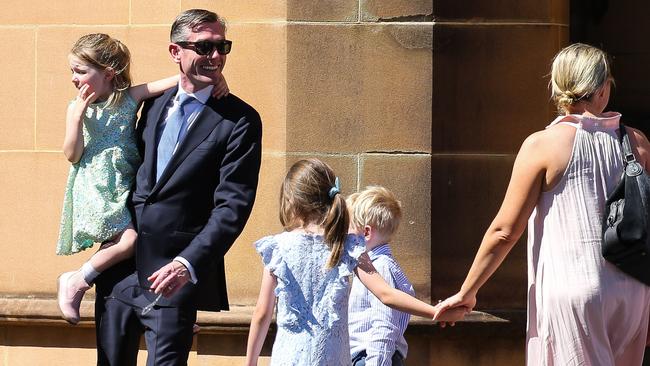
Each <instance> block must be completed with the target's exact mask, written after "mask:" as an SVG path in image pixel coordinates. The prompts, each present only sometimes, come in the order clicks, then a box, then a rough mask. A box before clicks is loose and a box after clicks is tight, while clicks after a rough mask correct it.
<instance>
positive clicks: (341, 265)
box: [246, 159, 465, 366]
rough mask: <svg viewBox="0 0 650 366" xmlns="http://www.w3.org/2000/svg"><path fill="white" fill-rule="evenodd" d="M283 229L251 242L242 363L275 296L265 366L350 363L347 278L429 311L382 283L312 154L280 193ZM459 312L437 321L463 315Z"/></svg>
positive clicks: (430, 312)
mask: <svg viewBox="0 0 650 366" xmlns="http://www.w3.org/2000/svg"><path fill="white" fill-rule="evenodd" d="M280 222H281V223H282V225H283V226H284V229H285V232H283V233H280V234H277V235H272V236H267V237H264V238H262V239H260V240H259V241H257V242H256V243H255V247H256V249H257V251H258V252H259V253H260V254H261V256H262V262H263V263H264V273H263V275H262V286H261V289H260V294H259V298H258V300H257V306H256V308H255V311H254V313H253V318H252V320H251V328H250V333H249V335H248V346H247V350H246V365H248V366H253V365H257V360H258V358H259V355H260V351H261V349H262V345H263V343H264V339H265V338H266V334H267V332H268V328H269V325H270V323H271V318H272V317H273V311H274V307H275V304H276V299H277V316H276V321H277V326H278V331H277V335H276V337H275V343H274V344H273V350H272V354H271V365H301V366H303V365H305V366H316V365H328V366H339V365H350V364H351V359H350V343H349V337H348V298H349V294H350V286H351V275H352V274H353V273H354V274H356V275H357V276H358V278H359V280H361V282H362V283H363V284H364V285H365V286H366V287H368V289H369V290H370V291H372V293H373V294H375V296H377V298H379V300H381V302H382V303H384V304H386V305H388V306H390V307H393V308H395V309H398V310H401V311H405V312H408V313H411V314H416V315H420V316H424V317H428V318H433V317H434V316H435V315H436V313H437V311H436V309H435V308H434V307H433V306H431V305H429V304H427V303H424V302H422V301H420V300H418V299H416V298H414V297H411V296H410V295H408V294H406V293H404V292H402V291H400V290H397V289H395V288H393V287H392V286H390V285H388V284H387V283H386V282H385V281H384V279H383V278H382V277H381V275H380V274H379V273H377V271H376V270H375V268H374V267H373V265H372V261H371V260H370V258H369V257H368V254H367V253H365V242H364V238H363V236H362V235H357V234H348V227H349V222H350V219H349V214H348V211H347V208H346V204H345V199H344V198H343V197H342V195H341V194H340V188H339V183H338V178H336V176H335V175H334V172H333V171H332V169H331V168H330V167H329V166H328V165H327V164H325V163H324V162H322V161H320V160H318V159H307V160H301V161H298V162H297V163H295V164H294V165H293V166H292V167H291V168H290V169H289V172H288V173H287V176H286V177H285V179H284V182H283V183H282V188H281V191H280ZM464 314H465V310H464V309H458V310H457V311H456V312H455V313H450V314H446V316H445V319H439V320H441V321H447V322H453V321H455V320H458V319H460V318H462V317H463V315H464Z"/></svg>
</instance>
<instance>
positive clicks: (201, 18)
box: [169, 9, 226, 43]
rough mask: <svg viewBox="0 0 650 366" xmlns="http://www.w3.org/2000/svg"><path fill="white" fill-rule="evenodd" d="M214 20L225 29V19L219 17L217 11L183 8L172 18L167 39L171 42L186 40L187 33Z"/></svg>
mask: <svg viewBox="0 0 650 366" xmlns="http://www.w3.org/2000/svg"><path fill="white" fill-rule="evenodd" d="M214 22H219V23H221V25H223V28H224V29H226V21H225V20H223V19H222V18H221V17H219V16H218V15H217V13H214V12H211V11H209V10H205V9H190V10H185V11H184V12H182V13H180V14H178V16H177V17H176V19H174V23H172V30H171V33H170V34H169V40H170V41H171V42H173V43H175V42H181V41H187V37H188V34H189V33H190V32H191V31H193V30H194V29H195V28H196V27H197V26H199V25H201V24H204V23H214Z"/></svg>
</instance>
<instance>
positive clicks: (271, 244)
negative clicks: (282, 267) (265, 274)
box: [255, 236, 280, 272]
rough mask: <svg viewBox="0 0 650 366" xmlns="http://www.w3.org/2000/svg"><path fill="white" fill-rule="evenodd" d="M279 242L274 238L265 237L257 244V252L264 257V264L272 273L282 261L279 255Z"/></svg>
mask: <svg viewBox="0 0 650 366" xmlns="http://www.w3.org/2000/svg"><path fill="white" fill-rule="evenodd" d="M277 248H278V242H277V240H275V237H274V236H265V237H263V238H262V239H260V240H258V241H256V242H255V250H257V252H258V253H259V254H260V255H261V256H262V263H264V267H267V268H268V269H269V270H270V271H271V272H273V270H274V269H275V268H276V267H277V264H278V261H279V260H280V258H279V255H278V254H277Z"/></svg>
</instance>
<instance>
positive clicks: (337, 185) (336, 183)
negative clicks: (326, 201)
mask: <svg viewBox="0 0 650 366" xmlns="http://www.w3.org/2000/svg"><path fill="white" fill-rule="evenodd" d="M339 193H341V181H339V177H336V179H334V187H332V188H330V191H329V196H330V198H332V199H334V196H336V195H337V194H339Z"/></svg>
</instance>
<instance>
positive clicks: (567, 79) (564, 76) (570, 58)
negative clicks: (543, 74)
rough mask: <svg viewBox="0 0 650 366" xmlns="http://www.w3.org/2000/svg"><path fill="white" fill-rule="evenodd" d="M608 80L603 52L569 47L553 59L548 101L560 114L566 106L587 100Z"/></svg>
mask: <svg viewBox="0 0 650 366" xmlns="http://www.w3.org/2000/svg"><path fill="white" fill-rule="evenodd" d="M610 78H611V65H610V61H609V57H608V56H607V54H606V53H605V52H604V51H602V50H600V49H598V48H596V47H593V46H590V45H587V44H583V43H575V44H572V45H570V46H568V47H565V48H564V49H562V50H561V51H560V52H558V54H557V55H555V58H554V59H553V66H552V67H551V98H552V99H553V102H554V103H555V106H556V107H557V109H558V111H559V112H560V113H561V114H564V113H566V112H567V111H568V110H567V108H568V107H569V106H572V105H575V104H576V103H578V102H580V101H581V100H585V101H587V100H589V99H590V98H591V96H592V95H593V94H594V93H595V92H596V91H597V90H598V89H599V88H601V87H602V86H603V85H604V84H605V83H606V82H607V80H608V79H610Z"/></svg>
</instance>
